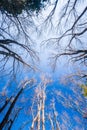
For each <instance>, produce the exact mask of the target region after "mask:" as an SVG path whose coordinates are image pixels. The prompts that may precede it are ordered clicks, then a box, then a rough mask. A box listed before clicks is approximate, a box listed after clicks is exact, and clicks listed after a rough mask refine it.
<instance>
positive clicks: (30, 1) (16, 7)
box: [0, 0, 49, 16]
mask: <svg viewBox="0 0 87 130" xmlns="http://www.w3.org/2000/svg"><path fill="white" fill-rule="evenodd" d="M47 1H49V0H0V10H1V12H2V13H8V14H11V15H13V16H17V15H19V14H21V13H22V11H23V10H24V11H26V12H34V11H36V12H37V13H38V12H39V11H40V10H41V8H43V7H44V6H45V4H44V3H45V2H47Z"/></svg>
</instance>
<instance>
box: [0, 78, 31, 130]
mask: <svg viewBox="0 0 87 130" xmlns="http://www.w3.org/2000/svg"><path fill="white" fill-rule="evenodd" d="M33 81H34V80H33V79H30V80H26V81H24V82H22V84H21V86H20V87H21V88H20V90H18V89H17V94H15V93H14V95H12V96H11V97H10V98H9V99H7V98H6V99H5V103H4V105H3V106H1V108H0V113H2V112H3V111H5V110H6V109H7V112H6V114H5V115H4V118H3V119H2V121H1V122H0V129H1V130H2V129H3V128H5V129H8V130H11V127H12V125H13V124H14V121H15V119H16V118H17V116H18V114H19V112H20V110H21V109H22V108H21V107H19V108H16V103H17V101H18V99H19V96H20V95H21V94H22V93H23V91H24V89H25V88H26V86H28V85H30V84H31V83H33ZM13 111H14V112H13Z"/></svg>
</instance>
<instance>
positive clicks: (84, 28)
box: [45, 0, 87, 77]
mask: <svg viewBox="0 0 87 130" xmlns="http://www.w3.org/2000/svg"><path fill="white" fill-rule="evenodd" d="M60 4H61V5H60ZM60 6H61V9H60V10H59V12H60V13H59V14H58V19H57V17H56V21H57V23H55V24H56V25H55V26H56V28H57V31H58V33H57V35H56V36H55V37H53V38H50V39H48V40H47V43H48V44H51V45H52V43H53V45H52V46H53V47H55V48H56V50H55V53H53V55H52V60H53V62H52V63H53V65H54V67H55V65H56V63H57V60H58V58H59V57H62V56H68V57H69V59H71V61H73V62H78V63H81V64H82V65H84V67H86V65H87V43H86V36H87V19H86V15H87V2H86V1H79V0H66V1H64V2H63V1H62V0H60V1H58V0H56V2H55V3H54V7H53V9H52V10H51V12H50V14H49V15H48V17H47V19H46V21H45V22H46V23H47V22H48V21H49V23H50V21H51V23H52V22H54V15H56V16H57V10H58V9H59V8H60ZM83 76H84V77H86V74H84V75H83Z"/></svg>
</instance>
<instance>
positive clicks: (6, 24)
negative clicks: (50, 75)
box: [0, 0, 48, 73]
mask: <svg viewBox="0 0 87 130" xmlns="http://www.w3.org/2000/svg"><path fill="white" fill-rule="evenodd" d="M44 2H47V3H48V1H47V0H43V1H41V0H37V2H36V1H30V0H20V1H19V0H11V1H9V0H1V1H0V16H1V17H0V62H1V66H0V71H2V72H3V71H5V70H6V71H7V72H8V73H13V72H14V73H17V68H18V66H19V65H20V63H22V65H26V66H28V67H29V68H31V69H35V66H33V63H35V61H36V60H39V58H38V56H37V52H36V51H35V50H34V49H35V48H34V46H35V44H36V43H35V42H34V41H33V40H32V39H33V37H34V36H32V35H31V32H32V31H36V28H37V27H36V25H35V23H34V17H35V16H36V15H38V14H39V12H40V10H41V9H42V8H44V7H45V5H46V4H44ZM25 59H26V60H25ZM9 61H10V63H9ZM7 66H9V67H8V70H7Z"/></svg>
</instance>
